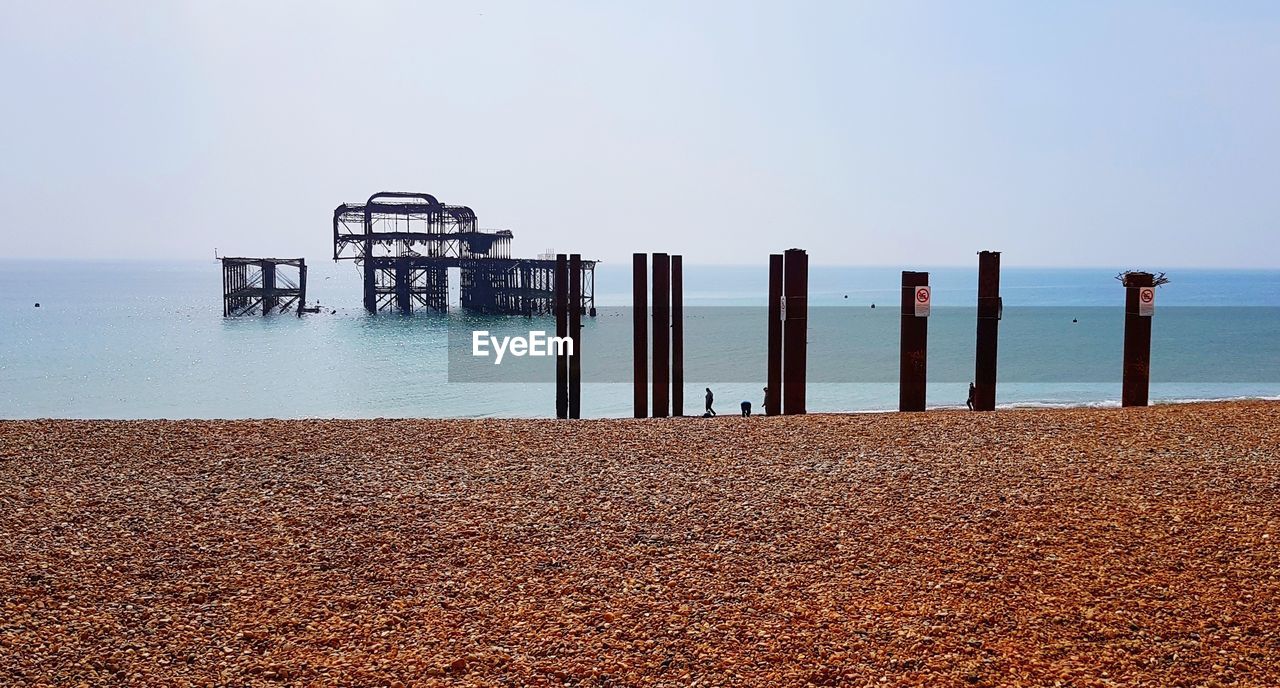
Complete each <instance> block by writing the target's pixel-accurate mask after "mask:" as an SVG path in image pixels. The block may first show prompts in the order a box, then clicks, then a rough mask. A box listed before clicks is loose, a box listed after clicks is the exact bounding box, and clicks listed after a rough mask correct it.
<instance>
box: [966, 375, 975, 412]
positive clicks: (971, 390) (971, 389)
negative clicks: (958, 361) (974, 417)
mask: <svg viewBox="0 0 1280 688" xmlns="http://www.w3.org/2000/svg"><path fill="white" fill-rule="evenodd" d="M977 392H978V390H977V388H976V387H974V386H973V383H972V382H970V383H969V399H968V400H967V401H965V402H964V405H965V406H968V407H969V410H970V411H972V410H973V396H974V395H975V394H977Z"/></svg>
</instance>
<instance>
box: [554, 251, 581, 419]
mask: <svg viewBox="0 0 1280 688" xmlns="http://www.w3.org/2000/svg"><path fill="white" fill-rule="evenodd" d="M553 288H554V290H555V311H556V337H558V338H560V341H564V339H565V338H566V337H567V338H568V340H569V342H570V346H569V350H568V351H565V350H564V349H562V348H557V349H556V418H581V417H582V351H581V344H582V336H581V335H582V256H581V255H580V254H577V253H571V254H569V255H567V256H566V255H565V254H563V253H557V254H556V273H555V284H554V285H553Z"/></svg>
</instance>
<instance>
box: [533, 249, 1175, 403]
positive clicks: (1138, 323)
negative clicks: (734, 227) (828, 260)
mask: <svg viewBox="0 0 1280 688" xmlns="http://www.w3.org/2000/svg"><path fill="white" fill-rule="evenodd" d="M681 263H682V261H681V257H680V256H678V255H668V254H666V253H655V254H653V266H652V278H653V379H652V389H653V407H652V414H653V417H655V418H664V417H666V416H667V415H668V414H670V415H673V416H682V415H684V291H683V269H682V264H681ZM580 269H581V258H580V256H579V255H578V254H576V253H575V254H572V255H569V256H567V257H566V256H565V255H564V254H558V255H557V256H556V286H555V289H556V295H555V298H556V336H557V337H570V338H571V341H572V342H573V345H572V353H571V355H567V356H565V355H560V356H557V359H556V415H557V417H559V418H578V417H579V414H580V411H581V403H580V394H581V387H582V373H581V359H580V355H581V352H580V351H579V348H578V347H579V343H580V342H581V337H580V336H579V335H580V333H581V327H582V321H581V301H582V296H581V284H580V283H579V281H578V280H569V279H568V275H570V274H572V275H577V274H579V271H580ZM648 276H649V264H648V257H647V256H646V254H644V253H636V254H633V255H632V333H633V340H632V343H633V349H632V359H633V361H634V368H633V371H632V372H633V391H634V399H633V401H634V404H633V406H634V409H633V410H634V415H635V417H636V418H645V417H647V416H648V415H649V412H650V409H649V394H648V388H649V385H648V384H646V383H647V382H648V381H649V374H648V373H649V370H648V360H649V350H648V343H649V336H648V331H649V307H648V306H649V298H648V297H649V294H648V292H649V281H648ZM1154 285H1155V282H1154V276H1153V275H1152V274H1150V273H1146V272H1130V273H1126V274H1125V276H1124V286H1125V290H1126V294H1125V331H1124V376H1123V383H1122V393H1121V404H1122V405H1123V406H1146V405H1147V403H1148V391H1149V382H1150V360H1151V315H1150V311H1149V310H1148V311H1147V312H1146V313H1143V312H1142V311H1143V309H1142V307H1141V306H1140V301H1141V296H1140V294H1141V293H1142V292H1143V290H1144V289H1149V288H1152V287H1154ZM928 287H929V273H927V272H915V271H905V270H904V271H903V273H902V314H901V325H900V328H901V329H900V352H899V374H898V410H899V411H923V410H925V402H926V394H925V390H926V380H927V370H928V339H929V320H928V314H927V311H923V313H924V314H923V315H922V314H921V312H922V311H921V308H920V302H921V300H922V299H924V300H925V301H926V302H928V303H931V301H932V293H931V292H930V291H928ZM922 288H923V289H924V293H923V294H922V292H921V290H922ZM808 295H809V256H808V254H807V253H805V252H804V251H803V250H801V249H788V250H787V251H785V252H784V253H782V254H773V255H770V256H769V302H768V318H769V323H768V329H767V333H768V357H767V365H766V378H767V383H766V384H767V385H768V386H767V387H766V388H765V397H764V411H765V414H766V415H770V416H775V415H779V414H784V415H794V414H802V413H805V375H806V366H807V360H806V348H807V336H808V332H807V330H808ZM571 303H572V304H577V305H578V307H576V308H571V307H569V304H571ZM1003 311H1004V304H1003V301H1002V299H1001V297H1000V253H999V252H998V251H982V252H980V253H978V311H977V347H976V354H975V360H974V380H973V384H974V394H973V409H974V410H975V411H992V410H995V407H996V360H997V346H998V342H999V330H1000V319H1001V318H1002V316H1003Z"/></svg>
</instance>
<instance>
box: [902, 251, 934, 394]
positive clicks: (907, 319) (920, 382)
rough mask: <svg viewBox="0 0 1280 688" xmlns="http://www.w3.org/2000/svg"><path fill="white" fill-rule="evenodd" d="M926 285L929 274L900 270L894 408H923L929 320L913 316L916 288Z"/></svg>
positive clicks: (927, 284)
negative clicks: (899, 309) (898, 328)
mask: <svg viewBox="0 0 1280 688" xmlns="http://www.w3.org/2000/svg"><path fill="white" fill-rule="evenodd" d="M927 286H929V273H927V272H911V271H909V270H903V271H902V331H901V337H900V341H901V352H900V356H899V361H898V410H899V411H923V410H924V405H925V371H926V362H927V347H928V339H929V319H928V318H927V317H919V316H917V315H916V301H917V299H918V296H917V295H918V294H919V287H927Z"/></svg>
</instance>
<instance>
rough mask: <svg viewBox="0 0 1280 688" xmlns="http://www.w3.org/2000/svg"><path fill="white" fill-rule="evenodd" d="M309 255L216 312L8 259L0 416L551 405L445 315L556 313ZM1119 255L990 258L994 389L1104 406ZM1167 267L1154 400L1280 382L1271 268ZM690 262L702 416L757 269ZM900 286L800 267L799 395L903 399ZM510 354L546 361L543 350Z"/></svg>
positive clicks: (612, 387) (935, 385)
mask: <svg viewBox="0 0 1280 688" xmlns="http://www.w3.org/2000/svg"><path fill="white" fill-rule="evenodd" d="M310 268H311V272H310V284H309V294H308V296H309V299H308V300H309V301H310V302H313V303H314V302H317V301H318V302H319V303H320V305H321V306H322V310H323V312H322V313H321V314H316V315H307V316H304V317H303V318H296V317H293V316H273V317H269V318H263V317H260V316H258V317H244V318H234V319H227V318H223V317H222V315H221V301H220V297H221V294H220V289H221V277H220V273H219V266H218V264H217V263H214V262H212V261H203V262H188V263H159V262H133V263H125V262H119V263H107V262H69V261H0V418H36V417H66V418H248V417H281V418H300V417H340V418H341V417H350V418H373V417H414V416H429V417H484V416H496V417H540V416H541V417H545V416H550V415H554V389H553V386H552V385H551V384H550V383H549V382H547V381H546V380H549V379H550V378H549V377H539V376H538V375H533V376H521V375H517V374H515V372H514V371H515V370H516V369H515V368H506V369H503V368H499V369H498V370H500V371H501V372H500V373H498V374H497V375H496V376H494V375H491V376H489V377H486V378H484V379H485V380H500V379H504V378H502V376H503V375H506V376H507V377H506V378H505V379H507V380H520V382H508V383H503V382H493V381H480V378H477V377H473V376H472V373H473V371H472V370H468V369H465V368H466V367H465V366H460V365H458V363H457V360H456V359H457V357H458V356H459V348H458V343H457V340H458V339H459V333H463V335H464V337H463V338H465V335H467V334H469V333H470V332H471V331H472V330H474V329H478V328H485V329H490V330H493V331H495V332H498V331H511V332H518V331H521V330H524V331H528V330H531V329H544V330H553V329H554V322H553V321H552V320H551V319H550V318H534V319H524V318H492V317H487V318H477V317H475V316H469V315H464V314H458V313H453V314H448V315H427V314H423V315H415V316H412V317H401V316H398V315H394V314H384V315H380V316H377V317H370V316H368V315H366V314H365V313H364V312H363V311H362V310H361V308H360V280H359V275H358V273H357V271H356V269H355V268H354V267H353V266H352V265H350V264H347V263H343V264H339V265H335V264H334V263H332V262H330V261H317V262H315V263H313V264H311V266H310ZM1117 272H1118V270H1115V269H1105V268H1098V269H1030V268H1017V267H1006V268H1005V269H1004V272H1003V275H1002V294H1003V297H1004V302H1005V309H1006V314H1005V319H1004V321H1003V322H1002V325H1001V328H1002V329H1001V369H1000V370H1001V382H1000V387H999V402H1000V404H1001V405H1002V406H1109V405H1118V399H1119V394H1120V349H1119V341H1120V340H1119V336H1120V333H1121V326H1122V320H1123V317H1122V316H1123V290H1122V289H1121V287H1120V286H1119V284H1118V283H1117V282H1116V281H1115V279H1114V276H1115V274H1116V273H1117ZM975 273H976V271H975V270H973V269H968V268H941V269H936V268H935V269H932V270H931V283H932V285H933V289H934V303H935V309H937V313H936V315H935V317H934V318H932V319H931V322H930V328H931V331H930V340H929V355H930V379H931V380H932V381H933V382H931V384H930V386H929V391H928V396H929V403H930V405H931V406H936V407H956V406H963V402H964V397H965V390H966V386H967V379H968V377H969V376H968V369H969V368H971V363H970V361H972V351H973V325H972V303H973V301H974V300H975V297H976V291H975V290H976V274H975ZM1169 274H1170V277H1171V278H1172V280H1173V281H1172V282H1171V283H1170V284H1169V285H1167V286H1165V287H1163V288H1162V289H1161V290H1160V295H1159V303H1158V307H1157V315H1156V320H1155V323H1154V332H1153V344H1152V348H1153V353H1152V359H1153V363H1152V375H1153V384H1152V398H1153V401H1155V402H1157V403H1159V402H1171V401H1180V400H1200V399H1225V398H1249V397H1264V398H1266V397H1277V396H1280V372H1278V371H1277V368H1276V366H1277V365H1278V361H1280V271H1208V270H1177V269H1171V270H1170V271H1169ZM68 276H74V279H72V280H68ZM685 279H686V287H685V293H686V305H687V309H688V317H687V320H686V349H687V353H686V378H687V380H688V383H687V384H686V389H685V392H684V396H685V400H686V402H685V412H686V413H695V412H696V413H701V410H702V394H703V388H704V387H706V386H710V387H712V388H713V389H714V391H715V393H716V398H717V404H716V407H717V410H719V411H720V412H721V413H737V407H738V404H739V402H741V401H743V400H748V401H751V402H752V403H753V405H755V406H756V408H757V410H758V407H759V405H760V397H761V388H762V386H763V378H764V364H763V361H764V358H763V357H764V329H765V328H764V324H765V321H764V320H763V318H762V316H761V315H760V314H762V313H763V308H762V307H763V303H764V286H765V283H766V274H765V269H764V267H763V266H759V267H702V266H694V265H690V266H687V267H686V278H685ZM898 284H899V281H898V271H897V270H894V269H889V268H837V267H815V268H814V269H813V271H812V275H811V280H810V290H811V291H810V294H811V296H810V307H811V312H812V316H811V322H810V385H809V392H808V401H809V403H808V406H809V409H810V410H811V411H814V412H825V411H876V410H889V409H892V408H895V407H896V403H897V393H898V390H897V385H896V383H895V382H894V381H893V380H895V379H896V374H897V369H896V346H897V329H896V323H897V318H898V308H897V305H898ZM455 289H456V287H455ZM629 290H630V276H629V273H628V270H627V266H620V265H618V266H615V265H609V264H604V265H601V267H600V268H599V271H598V277H597V303H598V305H599V307H600V317H598V318H595V319H586V322H585V326H584V327H585V331H584V359H585V360H584V379H586V380H587V381H588V382H590V381H592V380H599V382H592V383H590V384H586V385H584V388H583V402H582V404H583V415H584V416H586V417H600V416H626V415H630V408H631V388H630V385H629V384H628V383H627V382H626V379H625V375H619V374H618V373H617V369H618V365H619V364H620V363H621V364H623V365H622V369H623V370H625V369H626V368H627V367H628V366H629V360H630V350H629V348H628V347H627V342H628V341H629V337H630V316H629V313H627V312H626V310H625V308H626V306H627V303H628V301H629V299H630V292H629ZM36 302H39V303H40V308H35V307H34V304H35V303H36ZM873 303H874V304H876V305H877V308H876V309H875V310H874V311H873V310H872V309H871V308H870V306H871V304H873ZM965 308H968V309H969V310H968V311H965V310H964V309H965ZM334 311H336V312H334ZM1068 321H1078V322H1070V323H1069V322H1068ZM1057 327H1060V328H1061V329H1060V331H1055V330H1054V329H1053V328H1057ZM451 334H452V335H453V336H452V337H451ZM451 354H452V355H451ZM886 355H889V358H886ZM1063 361H1069V362H1070V365H1069V366H1066V372H1062V371H1063V368H1064V366H1063ZM522 363H523V364H524V365H525V366H526V368H528V366H530V365H532V366H535V367H536V366H541V367H539V368H537V370H538V371H541V372H540V373H539V374H543V373H548V372H549V371H550V370H551V366H552V364H551V362H550V359H544V360H541V361H537V362H532V361H530V360H529V359H526V360H525V361H523V362H522ZM464 380H465V381H468V382H463V381H464Z"/></svg>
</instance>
